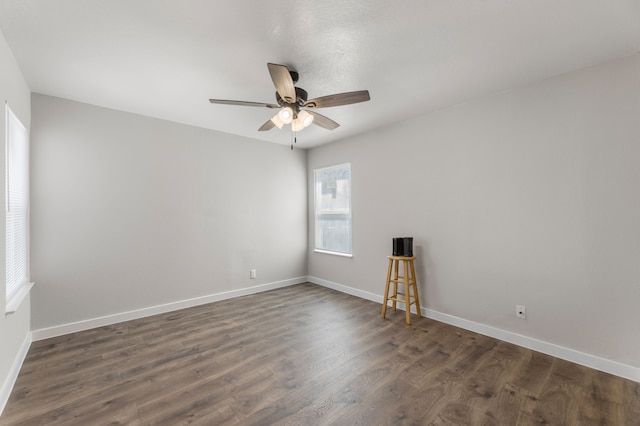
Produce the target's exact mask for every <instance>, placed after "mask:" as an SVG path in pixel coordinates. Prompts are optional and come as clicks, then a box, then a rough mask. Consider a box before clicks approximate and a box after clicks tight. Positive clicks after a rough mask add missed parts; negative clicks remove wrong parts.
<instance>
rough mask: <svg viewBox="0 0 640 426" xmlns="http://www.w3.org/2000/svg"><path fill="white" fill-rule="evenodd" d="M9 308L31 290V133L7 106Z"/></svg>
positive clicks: (6, 210)
mask: <svg viewBox="0 0 640 426" xmlns="http://www.w3.org/2000/svg"><path fill="white" fill-rule="evenodd" d="M5 117H6V121H5V123H6V135H5V142H6V145H5V159H6V164H5V170H6V177H5V185H6V187H5V214H6V234H5V238H6V266H7V276H6V292H7V293H6V295H7V299H6V300H7V306H6V312H7V313H9V312H14V311H15V310H16V309H17V308H18V306H19V304H20V302H21V301H22V299H24V296H26V294H27V293H28V292H29V289H30V288H31V284H30V283H29V247H28V241H29V136H28V133H27V129H26V127H25V126H24V125H23V124H22V123H21V122H20V120H18V118H17V117H16V116H15V115H14V114H13V111H11V109H10V108H9V106H8V105H6V107H5Z"/></svg>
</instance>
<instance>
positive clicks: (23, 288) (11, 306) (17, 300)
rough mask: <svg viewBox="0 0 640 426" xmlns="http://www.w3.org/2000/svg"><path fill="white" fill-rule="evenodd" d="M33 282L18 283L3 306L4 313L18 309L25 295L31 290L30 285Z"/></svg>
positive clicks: (31, 285) (11, 312) (10, 312)
mask: <svg viewBox="0 0 640 426" xmlns="http://www.w3.org/2000/svg"><path fill="white" fill-rule="evenodd" d="M34 284H35V283H23V284H21V285H20V288H19V289H18V291H16V292H15V293H14V295H13V296H12V297H11V299H9V300H7V306H6V307H5V310H4V313H5V315H8V314H13V313H14V312H15V311H17V310H18V308H19V307H20V305H21V304H22V301H23V300H24V299H25V298H26V297H27V295H28V294H29V291H31V287H33V285H34Z"/></svg>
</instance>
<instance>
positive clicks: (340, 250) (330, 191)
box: [314, 163, 352, 255]
mask: <svg viewBox="0 0 640 426" xmlns="http://www.w3.org/2000/svg"><path fill="white" fill-rule="evenodd" d="M314 180H315V248H316V250H320V251H326V252H331V253H337V254H345V255H351V254H352V253H351V252H352V246H351V164H349V163H347V164H340V165H337V166H332V167H326V168H322V169H316V170H314Z"/></svg>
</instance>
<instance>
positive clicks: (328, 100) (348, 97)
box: [303, 90, 371, 108]
mask: <svg viewBox="0 0 640 426" xmlns="http://www.w3.org/2000/svg"><path fill="white" fill-rule="evenodd" d="M370 99H371V98H370V97H369V91H368V90H359V91H357V92H345V93H337V94H335V95H328V96H322V97H320V98H315V99H309V100H308V101H306V102H305V103H304V105H303V106H305V107H307V108H327V107H334V106H340V105H349V104H357V103H358V102H366V101H368V100H370Z"/></svg>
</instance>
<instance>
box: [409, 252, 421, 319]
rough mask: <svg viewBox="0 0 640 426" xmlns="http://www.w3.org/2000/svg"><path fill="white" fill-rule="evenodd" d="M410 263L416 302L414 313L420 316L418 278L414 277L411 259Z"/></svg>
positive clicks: (414, 271)
mask: <svg viewBox="0 0 640 426" xmlns="http://www.w3.org/2000/svg"><path fill="white" fill-rule="evenodd" d="M410 263H411V280H412V281H413V297H414V299H415V302H416V313H417V314H418V318H422V315H421V313H420V295H419V294H418V280H417V279H416V269H415V267H414V266H413V260H412V261H411V262H410Z"/></svg>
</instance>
